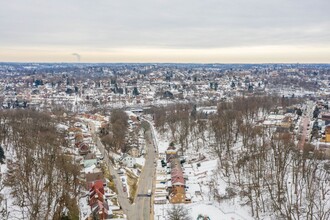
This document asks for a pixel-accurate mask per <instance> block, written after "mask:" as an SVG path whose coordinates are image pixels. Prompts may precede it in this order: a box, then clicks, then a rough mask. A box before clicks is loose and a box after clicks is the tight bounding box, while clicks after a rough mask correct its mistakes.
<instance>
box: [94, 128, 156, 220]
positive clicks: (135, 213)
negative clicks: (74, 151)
mask: <svg viewBox="0 0 330 220" xmlns="http://www.w3.org/2000/svg"><path fill="white" fill-rule="evenodd" d="M148 123H149V124H150V122H148ZM89 126H90V130H91V133H92V135H93V139H94V142H95V144H96V146H97V147H98V149H99V150H100V152H101V153H102V154H103V155H104V159H103V160H104V162H105V164H106V165H107V167H108V169H109V171H110V174H111V175H112V176H113V178H114V182H115V185H116V189H117V193H118V201H119V204H120V206H121V208H122V210H123V211H124V214H126V216H127V219H128V220H146V219H153V213H152V210H153V203H152V201H151V200H152V198H153V197H152V196H151V197H150V196H148V195H147V193H148V190H149V189H151V190H152V192H153V191H154V187H153V183H154V178H155V169H156V168H155V165H154V161H155V158H156V152H155V147H154V141H153V140H154V138H153V136H152V135H153V132H151V131H150V129H149V130H148V131H146V148H147V155H146V158H145V159H146V160H145V165H144V167H143V169H142V172H141V175H140V178H139V182H138V188H137V193H136V196H135V200H134V203H133V205H132V204H130V202H129V200H128V198H127V194H126V193H125V192H124V191H123V187H122V182H121V180H120V176H119V174H118V173H117V172H116V170H115V169H114V167H113V164H112V163H111V160H110V157H109V153H108V152H107V151H106V150H105V148H104V145H103V144H102V142H101V140H100V138H99V137H98V135H97V134H96V130H95V124H94V123H89ZM152 195H153V193H152Z"/></svg>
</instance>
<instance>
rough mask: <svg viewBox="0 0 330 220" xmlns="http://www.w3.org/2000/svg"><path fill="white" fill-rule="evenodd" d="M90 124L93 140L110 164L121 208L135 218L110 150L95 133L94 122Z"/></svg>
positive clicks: (129, 217)
mask: <svg viewBox="0 0 330 220" xmlns="http://www.w3.org/2000/svg"><path fill="white" fill-rule="evenodd" d="M89 126H90V128H91V133H92V135H93V140H94V142H95V144H96V146H97V147H98V149H99V150H100V152H101V153H102V154H103V155H104V159H103V161H104V162H105V164H106V165H107V166H108V169H109V172H110V174H111V175H112V177H113V179H114V182H115V185H116V188H117V195H118V201H119V204H120V206H121V208H122V209H123V211H124V213H125V214H126V215H127V218H128V219H134V218H132V216H133V213H132V212H131V204H130V202H129V200H128V198H127V193H126V192H124V191H123V185H122V182H121V179H120V176H119V174H118V173H117V171H116V170H115V169H114V167H113V165H112V163H111V160H110V157H109V154H108V152H107V151H106V150H105V148H104V145H103V144H102V142H101V140H100V138H99V136H98V135H97V134H96V133H95V125H94V123H89Z"/></svg>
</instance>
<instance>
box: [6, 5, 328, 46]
mask: <svg viewBox="0 0 330 220" xmlns="http://www.w3.org/2000/svg"><path fill="white" fill-rule="evenodd" d="M0 4H1V6H2V7H1V8H0V47H1V46H2V47H5V46H9V47H10V46H27V45H29V46H41V47H42V46H62V47H68V46H74V47H92V48H93V47H94V48H120V47H133V46H134V47H168V48H212V47H232V46H251V45H252V46H253V45H278V44H293V45H295V44H299V45H305V44H308V45H310V44H326V45H329V44H330V13H328V9H329V8H330V1H328V0H314V1H310V0H290V1H288V0H268V1H265V0H234V1H228V0H203V1H201V0H140V1H128V0H121V1H115V0H95V1H87V0H79V1H78V0H71V1H67V0H57V1H45V0H25V1H19V0H12V1H6V0H0Z"/></svg>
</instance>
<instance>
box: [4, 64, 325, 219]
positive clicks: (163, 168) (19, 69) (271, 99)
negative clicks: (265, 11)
mask: <svg viewBox="0 0 330 220" xmlns="http://www.w3.org/2000/svg"><path fill="white" fill-rule="evenodd" d="M329 101H330V65H329V64H300V63H294V64H167V63H117V64H116V63H113V64H107V63H0V108H1V110H0V131H1V132H0V140H1V144H0V162H1V167H0V168H1V169H0V219H61V220H69V219H70V220H71V219H82V220H94V219H100V220H105V219H128V220H147V219H155V220H168V219H170V220H171V219H182V220H183V219H197V220H205V219H209V220H219V219H224V220H226V219H228V220H234V219H235V220H250V219H269V220H270V219H310V220H312V219H320V220H326V219H329V218H330V160H329V159H330V110H329ZM171 216H178V218H172V217H171Z"/></svg>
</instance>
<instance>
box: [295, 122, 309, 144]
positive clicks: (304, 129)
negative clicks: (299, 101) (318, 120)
mask: <svg viewBox="0 0 330 220" xmlns="http://www.w3.org/2000/svg"><path fill="white" fill-rule="evenodd" d="M308 124H309V118H308V117H305V116H304V118H303V119H302V125H301V126H302V134H301V138H300V140H299V143H298V147H299V149H300V150H304V146H305V143H306V137H307V127H308Z"/></svg>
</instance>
